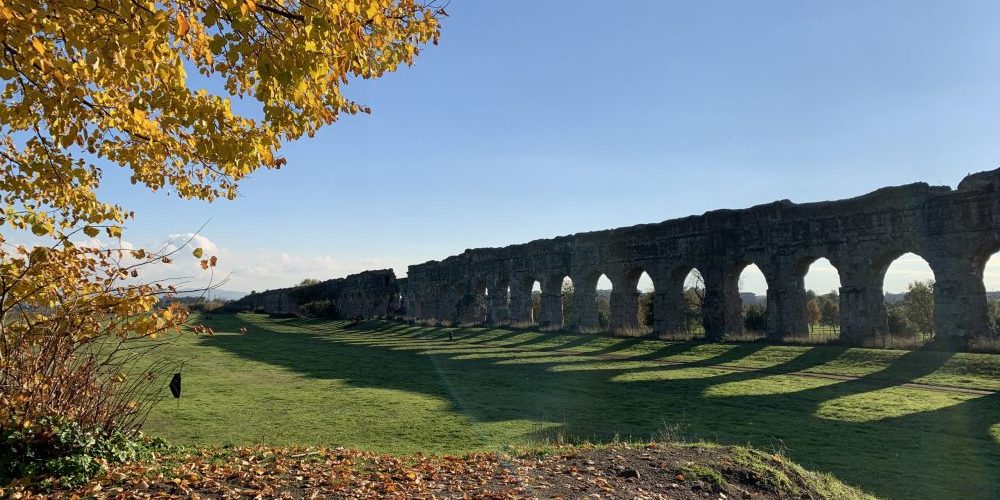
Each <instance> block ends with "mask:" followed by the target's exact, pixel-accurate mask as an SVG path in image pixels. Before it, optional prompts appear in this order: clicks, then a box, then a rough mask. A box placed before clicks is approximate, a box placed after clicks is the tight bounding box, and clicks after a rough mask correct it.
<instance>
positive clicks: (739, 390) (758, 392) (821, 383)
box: [705, 375, 841, 397]
mask: <svg viewBox="0 0 1000 500" xmlns="http://www.w3.org/2000/svg"><path fill="white" fill-rule="evenodd" d="M839 383H841V381H839V380H832V379H824V378H818V377H815V378H814V377H800V376H795V375H771V376H767V377H762V378H756V379H751V380H742V381H739V382H726V383H724V384H718V385H713V386H712V387H709V388H708V389H707V390H706V391H705V395H706V396H710V397H726V396H770V395H776V394H791V393H793V392H799V391H806V390H810V389H818V388H820V387H826V386H828V385H833V384H839Z"/></svg>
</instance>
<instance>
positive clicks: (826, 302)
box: [818, 292, 840, 328]
mask: <svg viewBox="0 0 1000 500" xmlns="http://www.w3.org/2000/svg"><path fill="white" fill-rule="evenodd" d="M818 298H819V300H820V301H821V302H820V307H819V308H820V319H819V321H820V324H822V325H824V326H831V327H834V328H837V327H839V326H840V296H839V295H838V294H837V292H830V293H828V294H826V295H822V296H820V297H818Z"/></svg>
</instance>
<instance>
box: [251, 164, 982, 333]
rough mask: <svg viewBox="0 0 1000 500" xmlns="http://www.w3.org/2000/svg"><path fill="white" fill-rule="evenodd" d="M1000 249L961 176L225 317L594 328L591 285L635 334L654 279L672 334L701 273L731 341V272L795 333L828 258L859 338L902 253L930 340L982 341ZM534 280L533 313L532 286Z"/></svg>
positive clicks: (361, 277)
mask: <svg viewBox="0 0 1000 500" xmlns="http://www.w3.org/2000/svg"><path fill="white" fill-rule="evenodd" d="M997 250H1000V169H998V170H994V171H990V172H982V173H977V174H973V175H969V176H967V177H966V178H965V179H963V180H962V182H961V183H960V184H959V185H958V188H957V189H954V190H953V189H951V188H949V187H941V186H929V185H927V184H925V183H917V184H910V185H906V186H899V187H887V188H883V189H879V190H877V191H875V192H872V193H869V194H866V195H863V196H859V197H856V198H851V199H846V200H838V201H829V202H819V203H805V204H796V203H792V202H790V201H787V200H783V201H777V202H774V203H769V204H766V205H759V206H755V207H752V208H748V209H743V210H716V211H712V212H708V213H705V214H704V215H696V216H690V217H686V218H683V219H674V220H669V221H665V222H660V223H656V224H642V225H638V226H631V227H623V228H617V229H609V230H605V231H595V232H589V233H579V234H574V235H570V236H561V237H558V238H552V239H545V240H537V241H532V242H530V243H524V244H518V245H511V246H508V247H504V248H477V249H472V250H466V251H465V252H463V253H462V254H460V255H456V256H452V257H448V258H446V259H444V260H442V261H430V262H425V263H423V264H417V265H411V266H410V267H409V271H408V277H407V278H403V279H397V278H396V277H395V275H394V273H393V272H392V271H391V270H382V271H366V272H363V273H360V274H356V275H351V276H348V277H346V278H341V279H334V280H330V281H326V282H323V283H320V284H318V285H313V286H310V287H299V288H294V289H281V290H271V291H267V292H263V293H257V294H253V295H250V296H247V297H245V298H243V299H241V300H240V301H237V302H236V303H234V304H232V307H233V308H236V309H243V310H247V309H250V310H260V311H263V312H268V313H295V312H297V310H298V309H297V308H298V306H299V305H301V304H302V303H304V301H307V300H327V301H329V303H330V304H331V305H332V307H333V308H334V309H335V310H336V312H337V313H338V314H339V315H340V316H342V317H358V316H361V317H365V318H372V317H385V316H395V317H403V318H407V319H413V320H417V321H429V322H434V321H437V322H460V323H463V324H485V325H488V326H497V325H504V324H513V325H530V324H536V325H538V326H542V327H547V328H551V329H557V328H569V329H572V330H575V331H584V332H586V331H594V330H596V329H597V328H598V314H597V306H596V291H595V288H596V283H597V280H598V278H599V277H600V275H601V274H604V275H606V276H607V277H608V278H609V279H610V280H611V282H612V284H613V291H612V293H611V317H610V324H609V327H610V328H609V329H610V330H611V332H612V333H627V332H633V331H635V330H636V327H637V326H638V319H637V314H638V306H637V303H638V296H639V294H638V292H637V291H636V283H637V281H638V279H639V277H640V275H641V274H642V272H643V271H645V272H646V273H648V275H649V276H650V277H651V278H652V280H653V284H654V289H655V293H654V307H653V310H654V324H653V325H652V333H651V335H654V336H655V335H662V334H669V333H676V332H683V331H684V330H685V329H686V328H687V326H686V321H685V317H684V296H683V286H684V279H685V277H686V276H687V274H688V273H689V271H691V270H692V269H694V268H697V269H698V270H699V271H700V272H701V274H702V275H703V277H704V281H705V297H704V301H703V314H704V325H705V333H706V336H707V337H708V338H710V339H722V338H724V337H726V336H727V335H731V334H738V333H741V332H742V329H743V321H742V304H741V299H740V295H739V289H738V277H739V275H740V272H741V271H742V270H743V269H744V268H745V267H746V266H748V265H749V264H751V263H753V264H756V265H757V266H758V267H759V268H760V269H761V271H762V272H763V273H764V275H765V277H766V279H767V285H768V290H767V310H768V332H767V333H768V335H769V336H770V337H772V338H775V339H780V338H783V337H788V336H799V335H804V334H806V333H807V329H808V325H807V318H806V301H807V298H806V297H807V296H806V291H805V288H804V276H805V274H806V272H807V270H808V268H809V265H810V264H811V263H812V262H814V261H815V260H817V259H819V258H826V259H828V260H829V261H830V262H831V263H832V264H833V265H834V267H836V268H837V270H838V272H839V274H840V283H841V287H840V315H841V317H840V325H841V338H842V339H843V340H844V341H846V342H851V343H861V342H863V341H864V340H865V339H867V338H870V337H872V336H876V335H879V334H880V333H881V332H885V331H887V329H888V326H887V320H886V309H885V304H884V293H883V290H882V284H883V280H884V277H885V272H886V270H887V268H888V266H889V264H890V263H891V262H892V261H893V260H895V259H896V258H897V257H899V256H900V255H902V254H904V253H907V252H912V253H915V254H917V255H919V256H921V257H923V258H924V259H925V260H926V261H927V262H928V264H930V267H931V269H932V270H933V271H934V277H935V281H936V286H935V296H934V301H935V304H934V317H935V323H936V335H938V336H939V337H940V336H949V337H964V338H965V339H973V338H976V337H979V336H986V335H992V334H993V332H992V330H991V328H990V325H989V321H988V319H987V310H986V292H985V288H984V285H983V269H984V267H985V265H986V262H987V260H988V259H989V258H990V256H991V255H992V254H993V253H994V252H996V251H997ZM567 276H568V277H570V279H572V281H573V283H574V285H575V290H576V292H575V293H574V295H573V302H572V318H571V320H570V324H569V325H564V324H563V314H562V297H561V293H562V292H561V285H562V282H563V278H564V277H567ZM536 280H537V281H538V282H539V283H540V284H541V288H542V293H541V313H540V317H538V318H534V317H532V307H531V300H532V299H531V293H532V292H531V289H532V285H533V283H534V282H535V281H536Z"/></svg>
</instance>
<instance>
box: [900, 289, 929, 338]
mask: <svg viewBox="0 0 1000 500" xmlns="http://www.w3.org/2000/svg"><path fill="white" fill-rule="evenodd" d="M902 310H903V313H904V314H905V315H906V319H908V320H909V321H910V323H912V324H913V326H914V327H915V328H916V329H917V331H918V332H919V333H921V334H924V335H929V336H934V281H933V280H928V281H914V282H913V283H910V285H909V286H908V287H907V292H906V296H905V297H904V298H903V303H902Z"/></svg>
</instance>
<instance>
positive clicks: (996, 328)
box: [986, 299, 1000, 337]
mask: <svg viewBox="0 0 1000 500" xmlns="http://www.w3.org/2000/svg"><path fill="white" fill-rule="evenodd" d="M986 314H987V316H988V317H989V320H990V328H992V329H993V336H994V337H1000V299H989V300H987V302H986Z"/></svg>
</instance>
